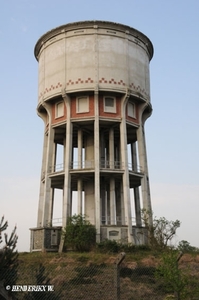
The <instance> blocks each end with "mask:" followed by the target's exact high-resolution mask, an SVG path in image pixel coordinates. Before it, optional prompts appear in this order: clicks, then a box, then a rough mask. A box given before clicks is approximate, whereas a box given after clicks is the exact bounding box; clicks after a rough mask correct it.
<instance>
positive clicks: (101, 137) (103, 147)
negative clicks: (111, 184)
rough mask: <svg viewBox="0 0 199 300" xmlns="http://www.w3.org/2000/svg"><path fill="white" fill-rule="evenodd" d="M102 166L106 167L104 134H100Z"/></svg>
mask: <svg viewBox="0 0 199 300" xmlns="http://www.w3.org/2000/svg"><path fill="white" fill-rule="evenodd" d="M100 166H101V167H102V168H104V167H105V141H104V132H103V131H101V132H100Z"/></svg>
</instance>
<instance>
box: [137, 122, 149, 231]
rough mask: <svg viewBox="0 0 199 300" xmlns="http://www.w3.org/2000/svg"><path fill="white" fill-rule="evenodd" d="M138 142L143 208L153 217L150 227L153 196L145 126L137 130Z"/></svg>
mask: <svg viewBox="0 0 199 300" xmlns="http://www.w3.org/2000/svg"><path fill="white" fill-rule="evenodd" d="M137 141H138V151H139V161H140V167H141V169H142V172H143V174H144V175H143V178H142V180H141V188H142V201H143V208H144V209H146V210H147V211H148V212H149V213H150V215H151V216H150V218H149V225H152V208H151V196H150V188H149V177H148V166H147V154H146V143H145V135H144V125H142V126H140V127H139V128H138V130H137Z"/></svg>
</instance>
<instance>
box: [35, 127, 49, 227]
mask: <svg viewBox="0 0 199 300" xmlns="http://www.w3.org/2000/svg"><path fill="white" fill-rule="evenodd" d="M45 130H46V128H45ZM47 145H48V135H47V134H46V132H45V131H44V144H43V158H42V169H41V183H40V193H39V205H38V215H37V227H41V226H42V224H43V206H44V191H45V178H46V172H47V170H46V154H47Z"/></svg>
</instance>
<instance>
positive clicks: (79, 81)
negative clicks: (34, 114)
mask: <svg viewBox="0 0 199 300" xmlns="http://www.w3.org/2000/svg"><path fill="white" fill-rule="evenodd" d="M85 83H94V80H93V79H92V78H91V77H88V78H87V79H86V80H83V79H82V78H78V79H77V80H72V79H70V80H68V81H67V83H66V86H70V85H77V84H85ZM98 83H99V84H100V83H104V84H117V85H121V86H127V85H126V83H125V82H124V81H123V80H122V79H120V80H119V81H117V80H115V79H114V78H111V79H107V78H105V77H102V78H101V79H99V81H98ZM61 87H62V84H61V83H60V82H58V83H57V84H55V85H53V84H51V86H50V87H48V88H47V87H46V88H45V89H44V92H43V93H42V92H41V93H40V94H39V98H41V97H43V96H44V95H45V94H47V93H48V92H51V91H52V90H55V89H58V88H61ZM129 88H130V89H133V90H134V91H137V92H139V93H141V94H143V95H145V97H147V98H148V97H149V95H148V94H147V93H146V91H145V89H142V88H141V87H140V86H139V85H138V86H136V85H135V84H134V83H133V82H132V83H131V84H130V85H129Z"/></svg>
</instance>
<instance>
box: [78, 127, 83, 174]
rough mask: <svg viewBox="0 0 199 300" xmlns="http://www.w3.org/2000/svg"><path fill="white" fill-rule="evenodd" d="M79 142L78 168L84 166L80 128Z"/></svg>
mask: <svg viewBox="0 0 199 300" xmlns="http://www.w3.org/2000/svg"><path fill="white" fill-rule="evenodd" d="M77 139H78V140H77V144H78V169H81V168H82V145H83V141H82V130H81V129H78V134H77Z"/></svg>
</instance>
